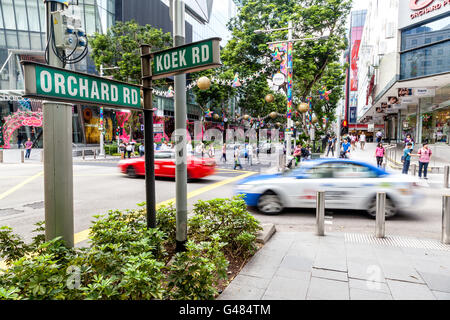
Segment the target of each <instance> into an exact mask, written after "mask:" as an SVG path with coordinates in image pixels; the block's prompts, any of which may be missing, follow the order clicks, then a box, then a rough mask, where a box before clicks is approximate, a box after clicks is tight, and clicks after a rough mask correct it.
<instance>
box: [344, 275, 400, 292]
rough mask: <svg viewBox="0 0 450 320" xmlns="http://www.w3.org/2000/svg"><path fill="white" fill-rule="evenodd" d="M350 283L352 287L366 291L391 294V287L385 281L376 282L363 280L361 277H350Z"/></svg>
mask: <svg viewBox="0 0 450 320" xmlns="http://www.w3.org/2000/svg"><path fill="white" fill-rule="evenodd" d="M348 285H349V287H350V289H352V288H353V289H360V290H365V291H374V292H378V293H384V294H388V295H390V294H391V291H390V290H389V287H388V285H387V284H386V283H383V282H375V281H370V280H361V279H352V278H349V279H348Z"/></svg>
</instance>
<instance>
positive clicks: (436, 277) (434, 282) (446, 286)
mask: <svg viewBox="0 0 450 320" xmlns="http://www.w3.org/2000/svg"><path fill="white" fill-rule="evenodd" d="M419 273H420V275H421V276H422V278H423V279H424V280H425V282H426V284H427V286H428V287H429V288H430V289H431V290H435V291H442V292H448V293H450V274H449V273H446V274H445V273H433V272H425V271H419Z"/></svg>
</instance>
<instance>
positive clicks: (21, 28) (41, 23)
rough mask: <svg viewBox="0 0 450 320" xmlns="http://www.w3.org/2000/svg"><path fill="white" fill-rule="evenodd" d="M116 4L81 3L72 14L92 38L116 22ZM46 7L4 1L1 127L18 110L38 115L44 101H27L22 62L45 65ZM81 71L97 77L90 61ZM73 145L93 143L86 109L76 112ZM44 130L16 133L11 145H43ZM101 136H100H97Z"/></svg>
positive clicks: (0, 6) (30, 0) (0, 4)
mask: <svg viewBox="0 0 450 320" xmlns="http://www.w3.org/2000/svg"><path fill="white" fill-rule="evenodd" d="M114 1H115V0H78V1H76V2H78V5H71V6H70V7H69V10H72V11H73V13H75V14H77V15H78V16H79V17H80V18H81V23H82V26H83V27H84V29H85V30H86V32H87V34H88V35H92V34H93V33H94V32H99V33H102V32H105V31H106V30H107V28H109V27H110V26H111V25H112V24H113V23H114V21H115V19H114V10H115V6H114ZM46 45H47V44H46V18H45V4H44V1H42V0H0V125H1V124H3V123H4V122H5V117H7V116H8V115H12V114H14V113H16V112H17V111H18V110H22V109H25V110H26V109H28V110H30V111H33V112H35V111H37V110H39V109H41V108H42V105H41V101H40V100H35V99H23V98H22V94H23V90H24V83H23V69H22V66H21V65H20V63H19V61H20V60H31V61H35V62H41V63H45V58H44V52H45V48H46ZM74 68H75V69H76V70H78V71H82V72H88V73H95V66H94V64H93V62H92V61H91V60H90V59H89V57H87V58H86V59H84V60H83V61H82V62H80V63H78V64H76V65H74ZM73 110H74V112H73V142H74V143H89V141H87V140H86V131H89V130H91V127H89V124H86V123H84V120H83V116H82V113H83V109H82V106H74V108H73ZM41 133H42V130H41V129H40V128H33V127H32V128H30V127H19V128H17V130H15V132H14V134H13V136H12V138H11V141H10V142H11V145H15V143H16V142H17V138H18V137H19V136H28V137H30V138H32V139H33V140H36V145H38V146H41V145H42V136H41ZM97 135H98V134H97Z"/></svg>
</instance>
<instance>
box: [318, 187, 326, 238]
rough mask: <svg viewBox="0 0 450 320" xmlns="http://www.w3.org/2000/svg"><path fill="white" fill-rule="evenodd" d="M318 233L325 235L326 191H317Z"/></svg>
mask: <svg viewBox="0 0 450 320" xmlns="http://www.w3.org/2000/svg"><path fill="white" fill-rule="evenodd" d="M316 228H317V229H316V234H317V235H318V236H324V235H325V191H317V195H316Z"/></svg>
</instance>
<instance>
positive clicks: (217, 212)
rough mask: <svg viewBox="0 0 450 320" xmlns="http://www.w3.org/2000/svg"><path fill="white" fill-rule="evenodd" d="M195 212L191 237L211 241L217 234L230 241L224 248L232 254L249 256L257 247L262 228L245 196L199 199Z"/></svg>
mask: <svg viewBox="0 0 450 320" xmlns="http://www.w3.org/2000/svg"><path fill="white" fill-rule="evenodd" d="M193 212H194V213H195V215H194V216H193V217H191V218H190V219H189V221H188V226H189V234H190V237H192V238H193V239H195V240H197V241H210V240H211V239H212V237H213V236H214V235H218V236H219V237H220V241H222V242H224V243H226V245H225V246H224V250H225V252H226V253H227V254H230V255H231V256H243V257H248V256H250V255H252V254H253V253H254V252H255V251H256V250H257V247H256V236H257V233H258V231H259V230H261V229H262V228H261V227H260V225H259V222H258V220H256V219H255V218H254V217H253V216H252V215H251V214H250V213H249V212H248V211H247V205H246V204H245V201H244V200H243V199H242V196H235V197H233V198H232V199H213V200H209V201H201V200H200V201H198V202H197V203H196V204H195V205H194V210H193Z"/></svg>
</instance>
